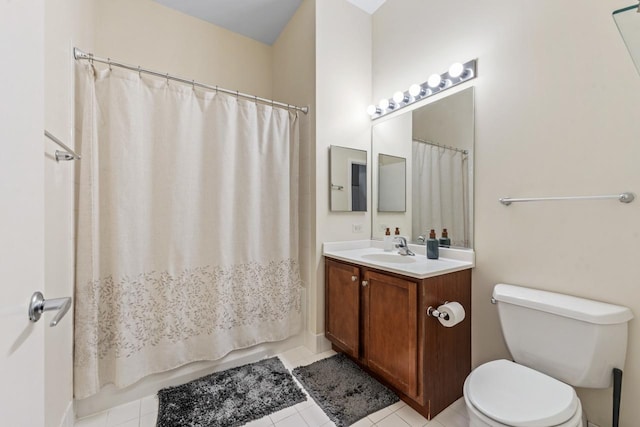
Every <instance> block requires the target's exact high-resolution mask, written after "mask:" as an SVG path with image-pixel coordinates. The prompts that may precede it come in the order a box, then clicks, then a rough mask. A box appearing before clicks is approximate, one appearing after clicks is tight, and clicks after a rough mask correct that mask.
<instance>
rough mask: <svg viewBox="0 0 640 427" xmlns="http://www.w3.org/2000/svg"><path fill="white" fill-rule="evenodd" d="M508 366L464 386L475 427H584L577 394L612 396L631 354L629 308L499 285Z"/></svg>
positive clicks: (478, 372)
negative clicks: (580, 390)
mask: <svg viewBox="0 0 640 427" xmlns="http://www.w3.org/2000/svg"><path fill="white" fill-rule="evenodd" d="M492 302H494V303H495V304H496V305H497V306H498V315H499V317H500V325H501V327H502V332H503V334H504V339H505V341H506V343H507V347H508V348H509V351H510V352H511V356H512V357H513V361H511V360H494V361H491V362H488V363H485V364H483V365H481V366H478V367H477V368H476V369H474V370H473V371H472V372H471V373H470V374H469V376H468V377H467V379H466V380H465V383H464V391H463V394H464V401H465V404H466V405H467V410H468V413H469V418H470V427H507V426H508V427H551V426H553V427H586V422H585V421H584V419H583V411H582V405H581V403H580V399H578V396H577V395H576V392H575V390H574V388H573V387H587V388H607V387H610V386H611V385H612V371H613V369H614V368H619V369H622V368H623V367H624V361H625V357H626V352H627V323H628V322H629V320H631V319H632V318H633V313H632V312H631V310H629V309H628V308H627V307H622V306H618V305H613V304H607V303H603V302H599V301H593V300H588V299H584V298H577V297H573V296H569V295H563V294H558V293H554V292H547V291H541V290H537V289H530V288H525V287H522V286H515V285H506V284H498V285H496V286H495V287H494V290H493V299H492Z"/></svg>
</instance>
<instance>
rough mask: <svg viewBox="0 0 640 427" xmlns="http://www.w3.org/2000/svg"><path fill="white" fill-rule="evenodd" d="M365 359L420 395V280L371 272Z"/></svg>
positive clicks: (402, 388) (401, 387)
mask: <svg viewBox="0 0 640 427" xmlns="http://www.w3.org/2000/svg"><path fill="white" fill-rule="evenodd" d="M364 280H365V282H366V283H367V287H366V288H365V297H364V298H365V307H366V309H365V313H364V316H365V322H364V328H365V341H364V348H365V359H366V361H367V365H368V366H369V368H371V370H373V371H374V372H376V373H378V374H380V375H381V376H382V377H384V378H385V379H386V380H388V381H389V382H390V383H391V384H393V385H394V386H395V387H397V388H398V389H399V390H400V391H402V392H403V393H405V394H407V395H408V396H411V397H417V396H418V294H417V286H418V285H417V283H416V282H411V281H408V280H404V279H399V278H397V277H392V276H387V275H386V274H380V273H375V272H372V271H367V272H366V273H365V275H364Z"/></svg>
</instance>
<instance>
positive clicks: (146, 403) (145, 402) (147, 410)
mask: <svg viewBox="0 0 640 427" xmlns="http://www.w3.org/2000/svg"><path fill="white" fill-rule="evenodd" d="M152 412H153V413H156V414H157V413H158V396H157V395H155V394H154V395H151V396H147V397H143V398H142V399H140V415H141V416H142V415H146V414H151V413H152Z"/></svg>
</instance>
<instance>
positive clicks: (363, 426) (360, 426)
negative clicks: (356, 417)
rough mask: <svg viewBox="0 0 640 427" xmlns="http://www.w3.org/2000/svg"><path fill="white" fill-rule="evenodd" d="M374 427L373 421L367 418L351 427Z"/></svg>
mask: <svg viewBox="0 0 640 427" xmlns="http://www.w3.org/2000/svg"><path fill="white" fill-rule="evenodd" d="M372 425H373V421H371V420H370V419H369V418H367V417H364V418H363V419H361V420H360V421H358V422H357V423H355V424H352V425H351V427H371V426H372Z"/></svg>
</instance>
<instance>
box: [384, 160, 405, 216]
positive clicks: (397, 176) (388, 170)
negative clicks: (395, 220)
mask: <svg viewBox="0 0 640 427" xmlns="http://www.w3.org/2000/svg"><path fill="white" fill-rule="evenodd" d="M406 184H407V159H405V158H404V157H396V156H390V155H388V154H382V153H381V154H378V212H406V210H407V199H406V197H407V185H406Z"/></svg>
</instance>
